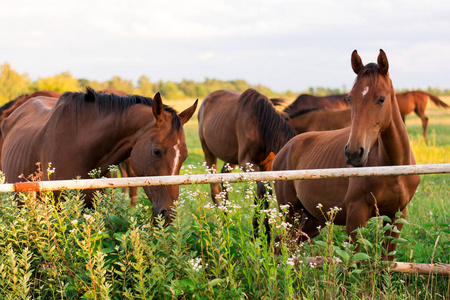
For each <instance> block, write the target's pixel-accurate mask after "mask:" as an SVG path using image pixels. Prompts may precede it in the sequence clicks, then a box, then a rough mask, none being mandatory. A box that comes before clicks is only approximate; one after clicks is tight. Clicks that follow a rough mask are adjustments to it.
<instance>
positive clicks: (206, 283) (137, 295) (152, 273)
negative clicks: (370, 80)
mask: <svg viewBox="0 0 450 300" xmlns="http://www.w3.org/2000/svg"><path fill="white" fill-rule="evenodd" d="M444 100H445V101H446V102H447V103H450V97H447V98H445V97H444ZM165 103H166V104H169V105H172V106H173V107H175V108H176V109H178V110H179V111H181V110H182V109H184V108H186V107H188V106H189V105H191V104H192V100H186V101H172V102H168V101H166V102H165ZM427 115H428V117H429V119H430V121H429V127H428V140H429V143H428V144H425V143H424V141H423V138H422V129H421V123H420V120H419V119H418V118H417V117H415V116H409V117H407V119H406V125H407V128H408V133H409V135H410V140H411V146H412V148H413V152H414V155H415V157H416V160H417V163H418V164H432V163H450V127H449V126H450V110H447V111H446V110H442V109H438V108H436V107H434V106H432V105H429V106H428V109H427ZM197 130H198V123H197V118H196V116H194V117H193V118H192V119H191V120H190V121H189V122H188V123H187V124H186V125H185V134H186V140H187V144H188V148H189V157H188V159H187V160H186V161H185V163H184V165H183V169H182V173H183V174H195V173H205V172H208V170H206V168H205V166H204V164H203V160H204V157H203V152H202V150H201V146H200V142H199V139H198V132H197ZM449 183H450V174H445V175H423V176H421V183H420V185H419V188H418V189H417V192H416V195H415V196H414V198H413V200H412V201H411V203H410V204H409V206H408V208H409V210H408V215H407V218H406V220H407V223H408V224H405V225H404V226H403V229H402V232H401V235H400V239H399V240H398V247H397V253H396V259H397V260H398V261H405V262H418V263H434V262H442V263H450V210H449V209H448V207H449V205H450V188H449ZM254 186H255V185H254V183H252V182H247V183H239V184H227V183H225V187H226V188H227V190H228V191H229V202H226V203H224V204H223V205H221V206H219V207H215V206H213V203H212V201H211V198H210V196H209V186H208V185H186V186H180V198H179V201H178V203H177V207H176V209H175V210H174V213H175V218H174V221H173V223H172V224H171V225H170V226H167V227H165V226H163V224H162V222H161V221H159V222H158V221H157V222H156V223H154V222H153V220H152V217H151V215H152V213H151V210H152V209H151V203H150V202H149V201H148V199H146V198H145V196H144V194H143V193H142V194H141V196H140V198H139V201H138V205H136V207H133V208H130V207H129V205H128V204H129V198H128V196H127V195H126V194H124V193H122V191H121V190H120V189H105V190H104V191H102V192H99V193H98V194H97V195H96V201H95V205H94V206H95V207H94V209H92V210H90V209H86V208H84V207H83V200H82V198H83V195H82V193H81V192H80V191H67V192H65V193H64V194H63V195H62V198H63V199H62V200H63V201H55V199H54V198H53V196H52V195H51V194H44V195H42V197H41V199H40V200H41V201H39V202H36V201H34V200H33V199H31V198H29V197H28V196H27V195H21V197H22V199H23V201H24V205H23V206H22V207H21V208H18V207H17V203H16V201H15V200H14V197H13V195H11V194H3V195H1V197H2V201H1V203H0V206H1V208H0V237H1V238H0V249H1V250H0V295H1V296H0V298H1V299H118V298H120V299H152V298H154V299H449V298H450V277H448V276H437V275H416V274H399V273H393V272H390V271H389V269H388V268H386V265H385V264H384V263H382V261H381V257H382V255H383V251H384V249H382V247H381V243H382V241H383V239H384V236H383V233H384V231H386V230H387V229H388V228H386V227H383V225H382V220H383V216H380V217H377V218H373V219H371V220H370V222H369V223H368V224H367V226H366V227H365V228H362V229H361V230H360V231H359V235H358V236H359V241H360V242H361V244H362V247H361V249H360V251H359V252H358V253H355V252H352V248H353V246H352V245H351V244H349V243H347V241H346V235H345V231H344V228H343V227H340V226H334V225H333V224H332V223H331V225H329V226H327V227H325V228H323V229H321V234H320V235H319V236H318V237H316V238H314V239H312V241H311V242H310V243H302V244H300V245H297V244H292V243H290V242H289V241H287V240H286V239H284V237H286V235H287V232H288V231H289V226H288V225H287V224H286V223H285V222H284V218H283V214H282V213H281V212H280V211H279V210H278V208H277V205H276V199H274V197H273V196H270V195H268V196H267V198H268V200H269V203H270V208H269V209H268V210H265V211H261V212H260V214H259V215H258V217H259V219H260V221H262V219H263V218H264V217H266V216H267V217H268V218H269V223H270V224H271V228H272V231H273V236H279V237H281V241H282V242H281V243H280V244H277V245H276V246H277V247H278V248H279V250H280V254H279V255H275V254H274V244H273V243H270V244H268V243H267V239H266V236H265V232H264V229H263V228H262V227H261V228H260V229H259V234H258V235H256V236H255V235H254V234H253V226H252V219H253V217H254V215H255V205H254V204H253V199H254V194H255V191H254ZM268 186H269V187H270V183H268ZM324 213H325V212H324ZM330 218H331V221H332V214H331V217H330ZM261 223H262V222H260V224H261ZM394 225H395V224H394ZM394 225H391V226H394ZM314 256H324V257H326V258H329V259H330V260H329V261H328V262H326V263H325V264H324V265H323V266H318V265H315V264H314V263H312V264H311V263H308V262H307V260H306V257H314ZM336 258H339V259H340V260H341V261H342V263H340V264H337V263H334V262H333V260H332V259H336ZM357 261H358V263H356V262H357Z"/></svg>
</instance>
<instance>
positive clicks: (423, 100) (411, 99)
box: [397, 91, 449, 143]
mask: <svg viewBox="0 0 450 300" xmlns="http://www.w3.org/2000/svg"><path fill="white" fill-rule="evenodd" d="M428 98H430V100H431V101H432V102H433V103H434V104H436V105H437V106H438V107H443V108H449V106H448V105H447V104H446V103H445V102H444V101H442V100H441V99H439V98H438V97H436V96H434V95H432V94H429V93H425V92H422V91H412V92H406V93H398V94H397V101H398V106H399V108H400V114H401V115H402V118H403V121H404V120H405V117H406V115H408V114H410V113H412V112H413V111H414V112H415V113H416V115H418V116H419V118H420V120H421V121H422V134H423V138H424V140H425V142H426V143H427V142H428V141H427V127H428V118H427V117H426V116H425V108H426V106H427V102H428Z"/></svg>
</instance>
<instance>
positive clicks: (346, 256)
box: [335, 249, 350, 262]
mask: <svg viewBox="0 0 450 300" xmlns="http://www.w3.org/2000/svg"><path fill="white" fill-rule="evenodd" d="M335 252H336V254H337V255H339V256H340V257H341V258H342V260H343V261H344V262H346V261H348V260H349V258H350V255H349V254H348V252H347V251H345V250H342V249H336V250H335Z"/></svg>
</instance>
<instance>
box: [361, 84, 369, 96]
mask: <svg viewBox="0 0 450 300" xmlns="http://www.w3.org/2000/svg"><path fill="white" fill-rule="evenodd" d="M368 92H369V87H368V86H366V88H365V89H364V91H362V96H363V97H364V96H365V95H367V93H368Z"/></svg>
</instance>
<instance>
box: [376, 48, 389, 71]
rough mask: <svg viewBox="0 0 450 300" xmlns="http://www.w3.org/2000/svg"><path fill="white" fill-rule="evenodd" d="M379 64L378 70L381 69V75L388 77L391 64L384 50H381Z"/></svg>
mask: <svg viewBox="0 0 450 300" xmlns="http://www.w3.org/2000/svg"><path fill="white" fill-rule="evenodd" d="M377 64H378V68H379V69H380V72H381V74H383V75H386V74H387V73H388V71H389V62H388V60H387V56H386V53H384V51H383V49H380V54H378V60H377Z"/></svg>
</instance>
